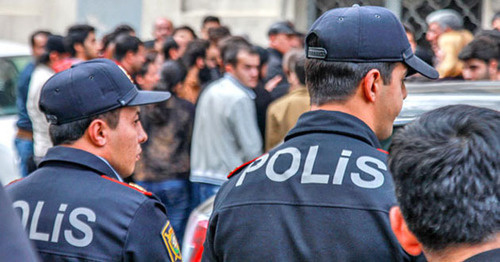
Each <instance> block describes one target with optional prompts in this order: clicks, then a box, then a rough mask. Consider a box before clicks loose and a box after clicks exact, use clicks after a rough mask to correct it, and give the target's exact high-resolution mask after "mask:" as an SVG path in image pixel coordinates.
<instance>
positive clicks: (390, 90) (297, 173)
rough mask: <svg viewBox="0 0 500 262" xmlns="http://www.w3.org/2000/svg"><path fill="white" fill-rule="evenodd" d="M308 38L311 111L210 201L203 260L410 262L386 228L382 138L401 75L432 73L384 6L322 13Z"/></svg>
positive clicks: (387, 182)
mask: <svg viewBox="0 0 500 262" xmlns="http://www.w3.org/2000/svg"><path fill="white" fill-rule="evenodd" d="M306 39H307V40H306V55H307V58H308V60H307V63H306V79H307V86H308V88H309V93H310V96H311V106H312V111H311V112H307V113H305V114H303V115H302V116H301V117H300V118H299V120H298V122H297V125H296V126H295V127H294V128H293V129H292V130H291V131H290V132H289V133H288V135H287V136H286V137H285V142H284V143H283V144H281V145H280V146H278V147H276V148H274V149H272V150H271V151H270V152H269V153H267V154H264V155H262V156H261V157H259V158H257V159H256V160H254V161H251V162H249V163H247V164H246V165H243V166H242V167H240V168H238V169H236V170H235V171H233V172H232V173H231V174H230V177H231V178H230V179H229V181H228V182H226V183H225V184H224V185H223V186H222V187H221V189H220V191H219V192H218V194H217V197H216V199H215V205H214V211H213V213H212V216H211V218H210V221H209V225H208V231H207V238H206V241H205V245H204V260H206V261H226V260H227V261H232V260H241V259H244V260H252V261H263V260H266V261H403V260H408V259H410V258H409V256H408V255H407V254H406V253H405V252H404V251H403V249H402V248H401V247H400V246H399V243H398V241H397V239H396V237H395V236H394V235H393V233H392V231H391V227H390V224H389V215H388V213H389V209H390V208H391V207H392V206H394V205H395V204H396V199H395V196H394V188H393V183H392V180H391V176H390V174H389V173H388V172H387V164H386V157H387V155H386V152H385V151H384V150H382V149H380V147H381V146H380V143H379V140H380V139H385V138H387V137H389V136H390V135H391V133H392V126H393V121H394V119H395V118H396V116H397V115H398V114H399V112H400V110H401V107H402V103H403V99H404V98H405V97H406V89H405V85H404V82H403V81H404V78H405V77H406V75H407V74H408V72H410V73H412V72H415V71H416V72H419V73H421V74H422V75H425V76H427V77H430V78H437V77H438V73H437V72H436V71H435V70H434V69H433V68H432V67H430V66H428V65H427V64H425V63H424V62H422V60H420V59H419V58H417V57H416V56H415V55H414V54H413V52H412V50H411V47H410V44H409V43H408V40H407V38H406V34H405V31H404V29H403V26H402V25H401V23H400V22H399V21H398V19H397V18H396V17H395V16H394V14H392V13H391V12H390V11H389V10H387V9H385V8H381V7H359V6H357V5H355V6H353V7H351V8H339V9H333V10H330V11H327V12H326V13H325V14H323V15H322V16H321V17H320V18H318V20H317V21H316V22H315V23H314V24H313V25H312V28H311V30H310V32H309V34H308V35H307V37H306ZM386 39H391V42H390V44H389V43H388V42H387V41H386ZM242 243H244V244H242Z"/></svg>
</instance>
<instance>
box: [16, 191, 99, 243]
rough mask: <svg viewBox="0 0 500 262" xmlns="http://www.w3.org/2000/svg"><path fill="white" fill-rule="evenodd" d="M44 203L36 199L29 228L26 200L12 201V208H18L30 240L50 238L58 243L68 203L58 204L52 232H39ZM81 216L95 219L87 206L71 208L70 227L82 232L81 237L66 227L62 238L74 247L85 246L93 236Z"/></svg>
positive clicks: (93, 220) (92, 220) (28, 212)
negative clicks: (77, 236)
mask: <svg viewBox="0 0 500 262" xmlns="http://www.w3.org/2000/svg"><path fill="white" fill-rule="evenodd" d="M44 204H45V201H38V202H37V203H36V205H35V210H34V212H33V216H32V217H31V223H30V227H29V230H28V228H27V224H28V220H29V218H30V215H31V213H30V205H29V204H28V202H26V201H24V200H18V201H15V202H14V203H13V205H12V206H13V207H14V208H18V209H19V210H20V211H21V212H20V214H21V222H22V224H23V226H24V227H25V229H26V230H27V231H28V236H29V238H30V239H32V240H38V241H45V242H48V241H49V238H50V242H53V243H58V242H59V238H60V237H59V236H60V232H61V228H62V225H63V219H64V216H65V215H66V213H65V212H66V210H67V208H68V204H60V205H59V209H58V212H57V214H56V216H55V219H54V223H53V227H52V233H51V234H49V233H45V232H39V231H38V224H39V222H40V217H41V216H42V214H43V206H44ZM82 217H85V218H86V219H87V222H95V221H96V215H95V213H94V211H92V210H91V209H89V208H85V207H78V208H75V209H73V210H72V211H71V212H70V213H69V219H68V220H69V224H70V225H71V226H72V229H76V230H78V231H80V232H82V233H83V238H76V237H75V236H74V233H73V230H72V229H66V230H64V239H65V240H66V242H68V243H69V244H70V245H72V246H75V247H85V246H88V245H89V244H90V243H92V239H93V236H94V233H93V231H92V228H91V227H90V226H89V225H88V224H87V223H85V222H84V221H82V220H80V219H81V218H82Z"/></svg>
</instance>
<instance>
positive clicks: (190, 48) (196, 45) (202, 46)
mask: <svg viewBox="0 0 500 262" xmlns="http://www.w3.org/2000/svg"><path fill="white" fill-rule="evenodd" d="M208 46H209V43H208V41H207V40H203V39H195V40H193V41H191V42H189V43H188V45H187V47H186V51H184V54H183V55H182V57H181V61H182V63H183V64H184V66H185V67H186V68H190V67H192V66H194V65H195V64H196V59H198V58H203V59H204V58H205V57H206V55H207V49H208Z"/></svg>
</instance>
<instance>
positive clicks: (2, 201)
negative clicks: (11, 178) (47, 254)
mask: <svg viewBox="0 0 500 262" xmlns="http://www.w3.org/2000/svg"><path fill="white" fill-rule="evenodd" d="M0 218H1V219H2V220H1V221H2V222H1V223H0V243H1V244H0V255H1V257H0V261H4V260H5V261H38V256H37V255H36V253H35V251H34V249H33V247H32V245H31V243H30V241H29V240H28V236H26V233H25V232H24V230H23V227H22V226H21V222H20V220H19V217H18V216H17V215H16V214H15V213H14V210H13V209H12V203H11V202H10V199H9V198H8V197H7V194H5V191H4V188H3V186H1V185H0Z"/></svg>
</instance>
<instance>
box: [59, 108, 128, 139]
mask: <svg viewBox="0 0 500 262" xmlns="http://www.w3.org/2000/svg"><path fill="white" fill-rule="evenodd" d="M120 111H121V107H120V108H117V109H114V110H111V111H108V112H105V113H103V114H100V115H96V116H91V117H87V118H84V119H81V120H77V121H73V122H69V123H66V124H60V125H53V124H50V126H49V135H50V140H51V141H52V144H54V146H57V145H64V144H66V145H71V144H73V143H74V142H75V141H77V140H78V139H80V138H81V137H82V136H83V134H85V131H86V130H87V128H88V127H89V126H90V124H91V123H92V121H94V120H96V119H102V120H104V121H105V122H106V123H107V124H108V126H109V127H110V128H111V129H115V128H116V127H117V126H118V122H119V121H120Z"/></svg>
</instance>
